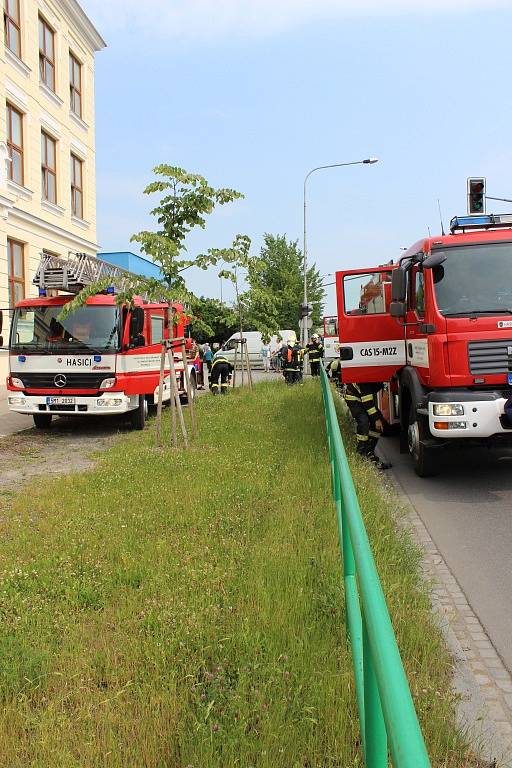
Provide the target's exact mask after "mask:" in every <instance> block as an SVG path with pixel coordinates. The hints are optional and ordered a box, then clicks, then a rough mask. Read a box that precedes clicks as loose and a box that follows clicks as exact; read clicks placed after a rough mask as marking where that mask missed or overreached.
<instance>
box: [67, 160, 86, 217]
mask: <svg viewBox="0 0 512 768" xmlns="http://www.w3.org/2000/svg"><path fill="white" fill-rule="evenodd" d="M69 158H70V161H71V168H70V186H71V213H72V215H73V216H76V217H77V218H78V219H83V218H84V161H83V160H82V158H81V157H78V155H75V153H74V152H70V155H69ZM76 164H78V165H79V167H80V186H78V185H77V183H76V172H75V167H76ZM77 192H79V193H80V212H77V210H76V193H77Z"/></svg>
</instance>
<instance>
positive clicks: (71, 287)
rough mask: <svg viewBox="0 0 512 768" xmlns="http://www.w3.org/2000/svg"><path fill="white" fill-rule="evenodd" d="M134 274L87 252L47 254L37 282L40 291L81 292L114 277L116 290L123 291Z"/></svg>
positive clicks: (44, 255)
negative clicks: (58, 254)
mask: <svg viewBox="0 0 512 768" xmlns="http://www.w3.org/2000/svg"><path fill="white" fill-rule="evenodd" d="M134 277H136V276H135V275H134V274H133V273H132V272H128V271H127V270H126V269H121V267H116V266H114V265H113V264H108V263H107V262H106V261H102V260H101V259H98V258H96V256H90V255H89V254H87V253H70V254H69V256H68V258H67V259H63V258H61V257H60V256H53V255H52V254H43V256H42V258H41V261H40V263H39V266H38V268H37V272H36V274H35V277H34V280H33V282H34V285H37V286H38V288H39V290H40V292H41V291H44V290H47V289H53V290H59V291H68V293H74V294H77V293H79V292H80V291H81V290H82V288H85V287H86V286H88V285H92V284H93V283H96V282H97V281H98V280H104V279H108V280H109V281H110V285H111V286H112V287H113V289H114V291H116V292H117V291H121V290H123V289H125V288H126V287H128V285H129V283H130V281H131V280H132V279H133V278H134Z"/></svg>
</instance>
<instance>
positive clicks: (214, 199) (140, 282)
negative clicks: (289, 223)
mask: <svg viewBox="0 0 512 768" xmlns="http://www.w3.org/2000/svg"><path fill="white" fill-rule="evenodd" d="M153 172H154V173H155V175H156V176H157V179H155V180H154V181H153V182H151V183H150V184H148V186H147V187H146V188H145V190H144V194H146V195H152V194H156V193H160V194H161V195H162V197H161V198H160V201H159V203H158V205H156V206H155V207H154V208H153V210H152V211H151V214H152V216H154V217H155V218H156V220H157V222H158V225H159V228H158V229H157V231H156V232H151V231H149V230H143V231H141V232H138V233H137V234H135V235H133V236H132V238H131V242H137V243H139V247H140V250H141V251H142V252H143V253H144V254H146V255H147V256H149V257H150V258H151V260H152V261H153V262H154V263H155V264H157V265H158V266H159V267H160V272H161V274H162V278H161V279H155V278H146V277H142V276H138V275H134V276H130V275H127V278H126V279H125V280H124V281H123V286H122V289H121V290H120V291H119V292H118V293H117V295H116V301H117V303H118V304H125V303H126V304H128V305H130V304H132V302H133V297H134V296H136V295H143V296H146V297H147V298H148V299H150V300H153V301H167V302H173V301H181V302H184V303H187V304H188V305H190V306H192V305H193V304H194V302H195V301H197V299H196V297H195V296H194V295H193V294H192V293H191V292H190V291H189V290H187V288H186V285H185V279H184V276H183V273H184V272H185V271H186V270H187V269H189V268H190V267H198V268H199V269H204V270H206V269H208V268H209V267H211V266H215V265H216V264H217V263H218V261H219V258H220V254H221V253H224V252H223V251H222V250H218V249H213V248H212V249H210V250H208V251H207V252H206V253H202V254H198V255H197V256H195V257H192V258H190V257H187V256H186V255H185V254H186V250H187V249H186V245H185V239H186V237H187V235H188V233H189V232H190V231H191V230H192V229H194V227H200V228H201V229H204V228H205V226H206V217H207V216H208V215H209V214H210V213H212V211H213V210H214V208H215V206H217V205H225V204H226V203H230V202H233V201H234V200H236V199H238V198H241V197H243V195H242V193H241V192H237V191H236V190H235V189H229V188H225V187H221V188H219V189H215V188H214V187H212V186H210V184H208V182H207V181H206V179H205V178H204V177H203V176H200V175H199V174H197V173H188V172H187V171H185V170H184V169H183V168H178V167H176V166H171V165H158V166H156V168H154V169H153ZM244 238H245V236H243V235H238V236H237V238H236V240H235V242H237V241H240V242H245V240H244ZM245 239H246V240H247V241H248V243H249V244H250V240H249V239H248V238H245ZM225 253H226V255H230V256H231V258H232V260H234V261H232V263H235V261H236V258H237V256H238V252H235V251H233V249H232V248H231V249H226V251H225ZM109 282H110V281H109V280H99V281H97V282H96V283H94V284H93V285H90V286H87V288H84V289H83V290H82V291H81V292H80V293H79V294H78V295H77V296H75V298H74V299H73V300H72V301H70V302H69V303H68V304H66V305H65V306H64V307H63V309H62V311H61V313H60V317H61V318H64V317H66V315H68V314H70V313H71V312H73V311H75V310H76V309H78V308H79V307H81V306H83V305H84V304H85V303H86V301H87V299H88V298H89V296H91V295H93V294H95V293H98V292H99V291H103V290H105V288H106V287H107V285H108V283H109ZM200 325H201V323H200V321H198V326H200ZM205 330H208V329H205Z"/></svg>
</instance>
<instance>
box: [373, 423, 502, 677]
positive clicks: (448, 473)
mask: <svg viewBox="0 0 512 768" xmlns="http://www.w3.org/2000/svg"><path fill="white" fill-rule="evenodd" d="M380 452H381V454H382V455H385V456H386V458H388V459H389V460H390V461H391V462H392V463H393V470H392V471H393V473H394V475H395V477H396V479H397V480H398V482H399V484H400V486H401V487H402V489H403V491H404V493H405V494H406V496H407V497H408V498H409V500H410V501H411V503H412V504H413V506H414V507H415V508H416V511H417V512H418V514H419V516H420V517H421V519H422V520H423V522H424V524H425V525H426V527H427V529H428V531H429V533H430V535H431V537H432V539H433V540H434V542H435V544H436V546H437V548H438V549H439V551H440V552H441V553H442V555H443V557H444V559H445V561H446V563H447V564H448V566H449V568H450V569H451V571H452V573H453V575H454V576H455V578H456V579H457V581H458V582H459V584H460V587H461V589H462V591H463V592H464V593H465V595H466V598H467V600H468V602H469V603H470V605H471V607H472V609H473V611H474V613H475V614H476V615H477V616H478V618H479V620H480V622H481V624H482V625H483V626H484V627H485V629H486V631H487V634H488V635H489V637H490V639H491V641H492V643H493V644H494V647H495V648H496V651H497V652H498V654H499V655H500V656H501V658H502V660H503V662H504V664H505V666H506V667H507V668H508V670H509V671H510V672H512V450H506V451H505V450H500V451H495V450H492V451H491V450H488V449H485V448H483V449H461V450H451V451H447V452H446V453H445V461H444V463H443V471H442V474H440V475H439V476H438V477H433V478H428V479H421V478H419V477H417V476H416V474H415V473H414V470H413V468H412V462H411V460H410V458H409V456H408V455H400V453H399V450H398V440H397V439H395V438H387V439H385V440H382V441H381V448H380Z"/></svg>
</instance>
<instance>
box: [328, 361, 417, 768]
mask: <svg viewBox="0 0 512 768" xmlns="http://www.w3.org/2000/svg"><path fill="white" fill-rule="evenodd" d="M320 375H321V382H322V393H323V400H324V409H325V418H326V422H327V439H328V444H329V459H330V463H331V479H332V489H333V496H334V501H335V504H336V515H337V518H338V530H339V538H340V550H341V555H342V561H343V562H342V564H343V573H344V582H345V604H346V617H347V618H346V622H347V633H348V635H349V637H350V642H351V646H352V663H353V667H354V676H355V682H356V697H357V706H358V709H359V720H360V724H361V739H362V744H363V750H364V759H365V765H366V766H367V768H387V766H388V741H389V749H390V752H391V758H392V762H393V766H394V768H430V760H429V758H428V755H427V751H426V748H425V742H424V741H423V735H422V733H421V730H420V726H419V723H418V718H417V715H416V710H415V709H414V704H413V701H412V696H411V691H410V689H409V684H408V682H407V678H406V676H405V672H404V668H403V665H402V660H401V658H400V652H399V650H398V645H397V642H396V637H395V633H394V631H393V626H392V624H391V619H390V617H389V612H388V608H387V605H386V600H385V598H384V593H383V591H382V586H381V583H380V579H379V575H378V573H377V568H376V566H375V560H374V559H373V555H372V551H371V548H370V543H369V541H368V535H367V533H366V529H365V526H364V522H363V518H362V515H361V510H360V508H359V502H358V500H357V494H356V490H355V487H354V481H353V479H352V474H351V472H350V467H349V465H348V461H347V456H346V453H345V448H344V446H343V440H342V437H341V432H340V428H339V424H338V416H337V413H336V408H335V406H334V400H333V396H332V392H331V388H330V386H329V381H328V378H327V374H326V373H325V371H324V369H323V367H321V368H320ZM358 585H359V589H358Z"/></svg>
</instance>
